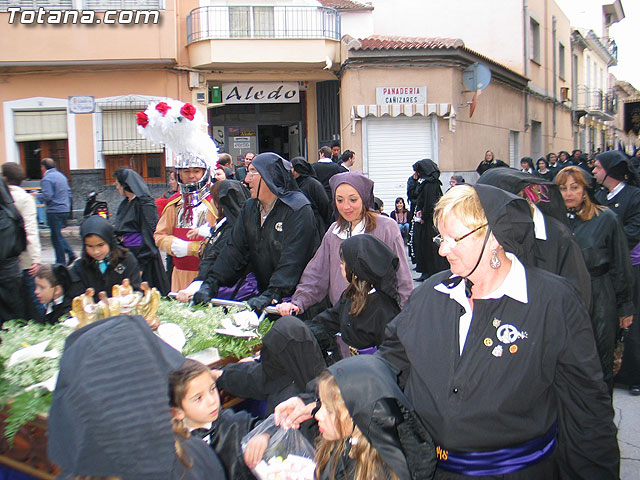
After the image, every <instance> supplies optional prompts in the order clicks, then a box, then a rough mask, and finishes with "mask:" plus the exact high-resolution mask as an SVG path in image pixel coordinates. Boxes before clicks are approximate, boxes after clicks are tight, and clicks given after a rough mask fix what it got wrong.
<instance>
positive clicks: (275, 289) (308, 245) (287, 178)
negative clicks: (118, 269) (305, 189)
mask: <svg viewBox="0 0 640 480" xmlns="http://www.w3.org/2000/svg"><path fill="white" fill-rule="evenodd" d="M246 181H247V183H248V184H249V189H250V191H251V199H249V200H247V202H246V203H245V204H244V207H243V208H242V210H241V211H240V214H239V216H238V219H237V220H236V222H235V225H234V227H233V231H232V232H231V238H230V239H229V242H228V243H227V245H225V247H224V248H223V250H222V252H221V253H220V255H218V258H217V260H216V262H215V263H214V265H213V267H212V268H211V270H210V271H209V275H208V276H207V278H206V280H205V281H204V283H203V284H202V287H201V288H200V290H199V291H198V292H196V294H195V295H194V298H193V300H194V302H196V303H203V302H206V301H208V300H209V299H210V298H212V297H215V296H216V295H217V294H218V289H219V287H220V286H231V285H234V284H235V283H236V282H237V281H238V280H239V279H241V278H242V277H243V275H245V273H246V272H253V273H254V274H255V276H256V279H257V281H258V290H259V291H260V295H258V296H256V297H253V298H250V299H249V301H248V303H249V305H250V306H251V308H253V309H254V310H263V309H264V308H265V307H267V306H268V305H271V304H272V303H277V302H278V301H280V300H281V299H282V298H285V297H288V296H290V295H291V294H292V293H293V291H294V290H295V287H296V285H297V284H298V281H299V280H300V275H302V271H303V270H304V268H305V266H306V265H307V263H308V262H309V260H310V259H311V257H312V256H313V254H314V253H315V251H316V249H317V247H318V244H319V242H320V239H319V235H318V229H317V228H316V223H315V218H314V216H313V210H312V209H311V205H310V202H309V200H308V199H307V197H305V196H304V194H303V193H302V192H301V191H300V190H299V189H298V186H297V184H296V181H295V179H294V178H293V175H292V174H291V164H290V163H289V162H288V161H286V160H285V159H283V158H282V157H280V156H279V155H277V154H275V153H261V154H260V155H258V156H257V157H255V158H254V159H253V162H252V163H251V165H250V166H249V170H248V172H247V178H246Z"/></svg>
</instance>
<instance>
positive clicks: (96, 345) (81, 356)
mask: <svg viewBox="0 0 640 480" xmlns="http://www.w3.org/2000/svg"><path fill="white" fill-rule="evenodd" d="M76 263H78V262H76ZM184 361H185V358H184V357H183V356H182V354H180V352H178V351H177V350H174V349H173V348H172V347H170V346H169V345H168V344H166V343H165V342H164V341H163V340H161V339H160V337H158V336H157V335H154V333H153V332H152V331H151V329H150V328H149V326H148V325H147V323H146V322H145V320H144V318H142V317H141V316H139V315H134V316H129V315H119V316H116V317H111V318H107V319H104V320H100V321H98V322H95V323H93V324H91V325H88V326H86V327H84V328H81V329H80V330H76V331H75V332H73V333H72V334H71V335H69V337H68V338H67V340H66V342H65V347H64V353H63V354H62V358H61V359H60V375H59V376H58V381H57V383H56V389H55V391H54V392H53V399H52V402H51V410H50V412H49V443H48V454H49V458H50V459H51V460H52V461H53V462H55V463H56V464H57V465H60V467H62V468H63V469H64V471H65V472H64V474H63V475H66V476H63V477H61V478H65V479H66V478H69V479H71V478H75V477H74V476H76V475H82V476H92V477H119V478H122V479H123V480H134V479H135V480H174V479H175V480H177V479H184V480H204V479H208V478H215V479H218V478H220V479H224V478H225V473H224V469H223V468H222V465H221V464H220V460H219V459H218V457H217V456H216V454H215V452H214V451H213V450H212V449H211V448H210V447H209V446H208V445H207V444H206V443H205V442H203V441H202V440H200V439H196V438H193V437H191V438H183V437H181V436H179V435H177V434H174V431H173V429H172V427H171V415H170V411H169V389H168V384H169V372H170V371H172V370H177V369H179V368H180V367H181V366H182V364H183V363H184ZM177 444H180V446H181V449H182V450H183V451H182V452H181V453H177ZM189 464H191V466H190V467H185V465H189Z"/></svg>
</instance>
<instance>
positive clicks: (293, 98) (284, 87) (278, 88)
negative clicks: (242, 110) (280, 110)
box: [222, 82, 300, 104]
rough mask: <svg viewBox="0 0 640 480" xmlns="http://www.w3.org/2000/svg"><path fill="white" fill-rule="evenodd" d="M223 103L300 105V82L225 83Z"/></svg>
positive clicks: (223, 85) (223, 86)
mask: <svg viewBox="0 0 640 480" xmlns="http://www.w3.org/2000/svg"><path fill="white" fill-rule="evenodd" d="M222 102H223V103H226V104H229V103H299V102H300V93H299V91H298V82H288V83H223V84H222Z"/></svg>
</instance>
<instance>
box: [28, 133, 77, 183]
mask: <svg viewBox="0 0 640 480" xmlns="http://www.w3.org/2000/svg"><path fill="white" fill-rule="evenodd" d="M18 145H19V146H20V163H21V164H22V166H23V167H24V169H25V171H26V173H27V178H28V179H31V180H39V179H40V178H42V174H41V173H40V161H41V160H42V159H44V158H53V159H54V160H55V162H56V168H57V169H58V170H60V171H61V172H62V173H64V174H65V176H66V177H67V179H68V180H69V183H71V175H70V171H69V147H68V144H67V140H66V139H64V140H34V141H29V142H19V143H18Z"/></svg>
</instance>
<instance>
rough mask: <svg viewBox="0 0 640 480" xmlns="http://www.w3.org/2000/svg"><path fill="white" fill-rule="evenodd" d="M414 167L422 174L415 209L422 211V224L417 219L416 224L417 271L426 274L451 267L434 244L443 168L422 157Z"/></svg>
mask: <svg viewBox="0 0 640 480" xmlns="http://www.w3.org/2000/svg"><path fill="white" fill-rule="evenodd" d="M413 169H414V170H415V171H416V172H418V175H419V178H418V184H417V186H416V203H415V210H416V212H422V217H421V218H422V223H421V222H415V223H414V227H413V252H414V254H415V259H416V261H415V263H416V272H419V273H422V274H423V275H424V276H425V277H426V276H429V275H433V274H434V273H437V272H440V271H442V270H444V269H445V268H447V266H448V263H447V261H446V259H444V258H443V257H441V256H440V255H438V247H436V245H435V243H433V237H435V236H436V235H437V234H438V231H437V230H436V227H435V226H434V224H433V211H434V209H435V206H436V203H438V200H440V197H442V188H441V186H442V183H441V182H440V180H439V177H440V170H438V167H437V165H436V164H435V163H434V162H433V161H431V160H420V161H419V162H416V163H415V164H414V165H413ZM415 220H416V219H415V217H414V221H415Z"/></svg>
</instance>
